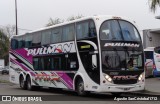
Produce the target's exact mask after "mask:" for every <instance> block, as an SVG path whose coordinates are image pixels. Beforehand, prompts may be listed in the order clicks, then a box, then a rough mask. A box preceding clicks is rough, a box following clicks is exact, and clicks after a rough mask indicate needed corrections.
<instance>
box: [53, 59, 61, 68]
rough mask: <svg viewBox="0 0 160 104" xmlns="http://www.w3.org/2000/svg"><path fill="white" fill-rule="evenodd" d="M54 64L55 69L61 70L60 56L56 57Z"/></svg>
mask: <svg viewBox="0 0 160 104" xmlns="http://www.w3.org/2000/svg"><path fill="white" fill-rule="evenodd" d="M53 64H54V69H55V70H61V58H60V57H54V59H53Z"/></svg>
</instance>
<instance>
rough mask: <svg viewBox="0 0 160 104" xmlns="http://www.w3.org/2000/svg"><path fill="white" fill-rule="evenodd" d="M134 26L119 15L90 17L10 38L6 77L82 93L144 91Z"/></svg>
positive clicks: (31, 86) (24, 83)
mask: <svg viewBox="0 0 160 104" xmlns="http://www.w3.org/2000/svg"><path fill="white" fill-rule="evenodd" d="M143 59H144V56H143V47H142V42H141V38H140V35H139V31H138V29H137V28H136V26H135V25H134V22H132V21H129V20H128V19H126V18H123V17H115V16H91V17H85V18H81V19H77V20H74V21H70V22H66V23H61V24H58V25H54V26H51V27H46V28H42V29H39V30H36V31H32V32H29V33H26V34H24V35H19V36H13V37H12V38H11V50H10V81H11V82H13V83H17V84H20V87H21V88H22V89H28V90H33V89H34V88H36V87H40V86H45V87H53V88H62V89H68V90H73V91H76V92H77V93H78V94H79V95H85V94H86V92H111V93H113V94H119V93H121V92H131V91H139V90H144V82H145V74H144V64H143V63H144V60H143Z"/></svg>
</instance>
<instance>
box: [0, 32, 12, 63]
mask: <svg viewBox="0 0 160 104" xmlns="http://www.w3.org/2000/svg"><path fill="white" fill-rule="evenodd" d="M9 44H10V42H9V38H8V37H7V35H6V34H5V33H4V32H3V31H2V30H0V59H4V60H5V65H7V64H8V61H9V60H8V58H9Z"/></svg>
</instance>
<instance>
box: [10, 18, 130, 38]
mask: <svg viewBox="0 0 160 104" xmlns="http://www.w3.org/2000/svg"><path fill="white" fill-rule="evenodd" d="M100 18H106V19H115V18H118V19H123V20H128V21H130V22H132V20H131V19H129V18H126V17H123V16H115V15H94V16H87V17H82V18H80V19H75V20H72V21H67V22H64V23H59V24H56V25H53V26H48V27H43V28H40V29H37V30H33V31H29V32H27V33H25V34H21V35H14V36H12V37H19V36H23V35H26V34H30V33H36V32H40V31H43V30H47V29H52V28H54V27H58V26H64V25H67V24H71V23H75V22H80V21H84V20H87V19H93V20H96V19H100ZM12 37H11V38H12Z"/></svg>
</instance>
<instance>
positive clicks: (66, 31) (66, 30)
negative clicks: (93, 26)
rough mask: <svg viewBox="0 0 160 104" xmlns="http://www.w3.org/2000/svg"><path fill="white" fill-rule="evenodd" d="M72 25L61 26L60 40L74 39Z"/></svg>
mask: <svg viewBox="0 0 160 104" xmlns="http://www.w3.org/2000/svg"><path fill="white" fill-rule="evenodd" d="M74 33H75V31H74V25H68V26H64V27H63V34H62V41H69V40H74Z"/></svg>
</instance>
